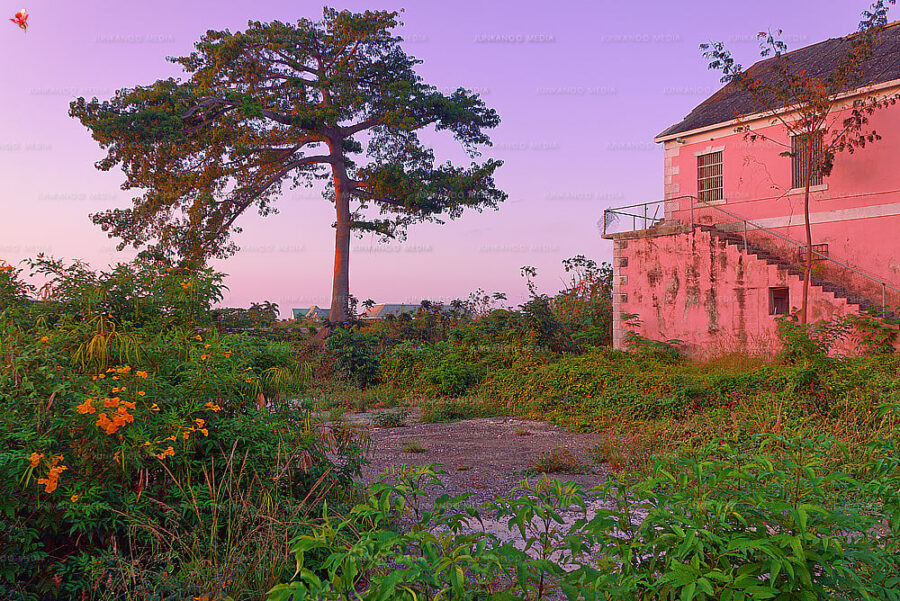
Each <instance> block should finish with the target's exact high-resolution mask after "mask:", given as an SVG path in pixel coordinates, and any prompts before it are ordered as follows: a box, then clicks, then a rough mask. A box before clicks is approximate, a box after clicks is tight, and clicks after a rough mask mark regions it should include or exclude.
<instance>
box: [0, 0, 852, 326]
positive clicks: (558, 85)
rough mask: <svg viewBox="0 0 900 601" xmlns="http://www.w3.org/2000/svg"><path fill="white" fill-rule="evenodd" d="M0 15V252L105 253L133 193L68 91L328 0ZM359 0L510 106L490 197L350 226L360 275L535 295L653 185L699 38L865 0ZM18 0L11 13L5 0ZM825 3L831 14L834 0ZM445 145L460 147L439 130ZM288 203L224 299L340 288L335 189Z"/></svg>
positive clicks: (747, 39) (831, 31)
mask: <svg viewBox="0 0 900 601" xmlns="http://www.w3.org/2000/svg"><path fill="white" fill-rule="evenodd" d="M22 1H23V0H16V3H15V4H13V3H11V2H3V3H2V6H3V23H5V26H2V27H0V47H2V52H0V81H3V85H2V88H0V108H2V113H0V114H2V115H3V117H2V126H0V177H2V181H3V188H2V190H3V191H2V196H0V198H2V203H3V205H2V206H3V212H2V217H0V259H5V260H7V261H9V262H15V261H18V260H20V259H22V258H24V257H29V256H34V255H36V254H37V253H39V252H45V253H47V254H51V255H53V256H56V257H64V258H80V259H84V260H86V261H88V262H90V263H91V264H92V265H95V266H104V265H107V264H109V263H113V262H116V261H119V260H127V259H128V258H130V257H131V256H132V254H131V253H128V252H125V253H116V251H115V242H114V241H112V240H109V239H107V238H106V235H105V234H104V233H103V232H102V231H100V229H99V228H97V227H96V226H94V225H93V224H91V223H90V221H89V220H88V217H87V215H88V213H90V212H93V211H98V210H102V209H105V208H109V207H114V206H128V205H129V204H130V203H129V199H130V197H131V196H130V194H128V193H126V192H123V191H121V190H120V189H119V185H120V184H121V183H122V179H123V178H122V175H121V173H118V172H110V173H102V172H99V171H97V170H96V169H95V168H94V166H93V165H94V162H95V161H96V160H98V159H99V158H101V156H102V152H101V151H100V149H99V148H98V147H97V145H96V143H95V142H94V141H93V140H92V139H91V137H90V135H89V133H88V132H87V130H85V129H84V128H83V127H82V126H81V125H80V124H79V123H78V122H77V121H75V120H74V119H71V118H69V117H68V115H67V110H68V103H69V101H70V100H71V99H73V98H74V97H77V96H86V97H91V96H97V97H100V98H107V97H109V96H111V95H112V94H113V93H114V91H115V90H116V89H117V88H121V87H130V86H134V85H138V84H148V83H151V82H153V81H154V80H156V79H159V78H163V77H169V76H173V75H178V73H179V72H178V69H177V68H176V67H175V66H174V65H171V64H169V63H167V62H166V61H165V57H166V56H180V55H183V54H186V53H188V52H189V51H190V50H191V48H192V44H193V42H194V41H195V40H197V39H198V38H199V36H200V35H201V34H202V33H203V32H205V31H206V30H208V29H224V28H228V29H231V30H232V31H236V30H240V29H243V28H244V27H245V25H246V23H247V21H248V20H249V19H253V20H261V21H267V20H274V19H279V20H282V21H292V20H295V19H297V18H299V17H311V18H315V19H317V18H318V17H320V16H321V9H322V5H321V4H320V3H317V2H296V1H294V2H288V1H275V0H258V1H254V2H212V1H208V0H193V1H190V2H180V3H176V2H171V1H169V0H157V1H154V2H140V3H139V2H130V1H129V2H123V1H121V0H120V1H117V2H113V1H109V2H106V1H94V2H61V1H58V0H53V1H49V0H36V1H34V2H30V3H29V4H26V8H27V9H28V11H29V12H30V13H31V18H30V21H29V22H30V24H31V27H30V28H29V30H28V33H27V34H23V33H22V32H21V31H20V30H19V29H17V28H16V27H15V26H14V25H13V24H12V23H9V22H8V21H6V18H8V17H11V16H12V15H13V13H15V12H16V11H17V10H18V9H19V8H21V5H20V4H21V2H22ZM331 5H333V6H335V7H337V8H350V9H354V10H365V9H399V8H404V7H405V9H406V12H405V13H404V14H403V16H402V20H403V21H404V23H405V26H404V28H403V30H402V35H404V37H406V38H407V40H408V41H407V43H406V48H407V50H408V51H409V52H410V53H411V54H413V55H414V56H416V57H418V58H421V59H423V60H424V64H422V65H421V67H420V73H421V74H422V75H423V76H424V77H425V79H426V81H429V82H431V83H433V84H434V85H436V86H438V87H440V88H446V89H448V90H449V89H455V88H456V87H457V86H464V87H467V88H469V89H472V90H476V91H479V92H481V93H482V95H483V97H484V99H485V101H486V102H487V103H488V104H489V105H490V106H492V107H493V108H495V109H496V110H497V111H498V112H499V114H500V116H501V118H502V120H503V123H502V124H501V126H500V127H499V128H497V129H496V130H494V132H493V138H494V142H495V146H494V148H493V149H489V150H488V151H486V152H485V156H493V157H496V158H500V159H503V160H504V161H505V163H506V164H505V165H504V167H503V168H502V169H501V170H500V172H499V174H498V177H497V182H498V185H499V186H500V187H501V188H502V189H504V190H505V191H506V192H508V193H509V200H508V201H507V202H506V203H504V204H503V205H501V207H500V210H499V211H496V212H494V211H491V212H486V213H481V214H479V213H471V214H468V215H466V216H465V217H463V218H461V219H459V220H457V221H452V222H448V223H447V225H444V226H437V225H431V224H426V225H419V226H414V227H413V228H412V229H411V230H410V233H409V239H408V241H407V242H405V243H402V244H401V243H393V244H390V245H383V244H379V243H377V242H375V241H373V240H372V239H371V238H365V239H362V240H359V239H354V241H353V252H352V254H351V275H350V277H351V280H350V286H351V292H352V293H353V294H355V295H356V296H357V297H358V298H360V299H361V300H362V299H366V298H372V299H374V300H376V301H377V302H418V301H419V300H421V299H423V298H428V299H435V300H450V299H452V298H456V297H464V296H467V295H468V293H469V292H471V291H473V290H475V289H477V288H484V289H486V290H487V291H489V292H492V291H495V290H499V291H506V292H508V293H509V295H510V299H511V300H513V301H516V302H518V301H521V300H522V299H523V298H524V293H525V287H524V283H523V282H522V280H521V278H520V277H519V268H520V267H521V266H522V265H534V266H537V267H538V270H539V279H538V283H539V286H540V288H541V289H542V290H544V291H547V292H555V291H556V290H558V289H559V287H560V284H561V278H562V276H563V273H562V269H561V266H560V261H561V260H562V259H564V258H566V257H570V256H572V255H575V254H585V255H587V256H589V257H592V258H594V259H596V260H598V261H600V260H609V257H610V256H611V247H610V243H609V242H607V241H604V240H602V239H601V238H600V236H599V232H598V229H597V226H596V224H597V221H598V220H599V219H600V218H601V216H602V214H603V209H605V208H607V207H610V206H618V205H626V204H632V203H637V202H644V201H650V200H656V199H659V198H661V197H662V150H661V148H659V147H657V146H655V145H654V144H653V143H652V142H651V140H652V138H653V136H654V135H655V134H657V133H659V132H660V131H661V130H662V129H664V128H665V127H667V126H669V125H671V124H672V123H674V122H676V121H678V120H680V119H681V118H682V117H683V116H684V115H685V114H686V113H688V112H689V111H690V110H691V108H693V106H694V105H696V104H698V103H699V102H700V101H702V100H703V99H704V98H706V97H707V96H709V95H710V94H711V93H712V92H713V91H715V89H716V88H717V87H718V76H717V74H716V73H713V72H710V71H707V69H706V65H705V62H704V60H703V59H702V57H701V55H700V52H699V51H698V49H697V46H698V45H699V44H700V43H701V42H705V41H709V40H724V41H726V42H727V43H728V44H729V45H730V47H731V48H732V49H733V50H734V52H735V54H736V55H737V56H738V58H739V59H740V60H741V61H742V62H743V63H744V64H745V65H748V64H750V63H752V62H753V61H754V60H755V58H756V56H757V53H756V40H755V33H756V32H757V31H759V30H764V29H768V28H781V29H783V30H784V32H785V39H786V41H787V42H788V44H789V46H790V47H791V48H799V47H802V46H805V45H808V44H811V43H814V42H817V41H820V40H822V39H826V38H828V37H835V36H838V35H842V34H844V33H847V32H849V31H851V30H853V29H855V27H856V24H857V22H858V21H859V18H858V17H859V13H860V11H861V10H862V9H863V8H865V6H866V2H857V1H850V2H848V1H847V0H841V1H836V0H829V1H823V0H792V1H791V2H784V1H783V0H760V1H754V2H750V1H745V2H721V1H718V2H707V1H699V0H688V1H679V2H672V1H671V0H668V1H661V0H660V1H651V2H646V3H643V4H637V3H627V2H612V1H608V0H582V1H578V2H576V1H572V0H559V1H556V2H536V1H533V0H517V1H515V2H513V1H510V0H493V1H485V0H478V1H470V0H454V1H451V2H436V1H431V0H429V1H426V0H417V1H411V2H394V1H387V0H382V1H381V2H372V1H366V2H363V1H349V2H333V3H332V4H331ZM7 13H8V14H7ZM821 15H825V18H823V17H822V16H821ZM435 140H436V148H437V149H438V151H439V152H438V155H439V157H441V158H450V159H463V158H464V156H463V155H462V153H461V152H459V150H458V149H457V148H456V147H455V146H454V143H453V141H452V140H451V139H449V138H447V137H437V138H435ZM278 206H279V209H280V211H281V212H280V214H278V215H273V216H270V217H268V218H265V219H263V218H260V217H258V216H256V215H255V214H252V215H246V216H245V217H244V218H243V220H242V226H243V228H244V232H243V234H241V235H240V236H239V237H238V238H237V241H238V243H239V244H240V245H241V246H242V248H243V250H242V251H241V252H239V253H238V254H237V255H236V256H234V257H233V258H231V259H229V260H227V261H225V262H218V263H216V264H215V266H216V267H217V268H219V269H221V270H222V271H225V272H227V273H228V274H229V278H228V280H227V283H228V286H229V288H230V292H229V294H228V295H227V297H226V299H225V303H226V304H228V305H231V306H247V305H248V304H249V303H250V302H251V301H261V300H271V301H273V302H276V303H278V304H279V305H280V306H281V310H282V314H287V313H289V310H290V308H291V307H300V306H308V305H311V304H318V305H325V306H327V305H328V304H329V298H330V291H331V273H332V253H333V248H334V239H333V230H332V229H331V227H330V224H331V222H332V220H333V210H332V206H331V205H330V204H329V203H328V202H327V201H326V200H324V199H323V198H322V197H321V191H320V189H301V190H296V191H293V192H287V193H286V194H285V195H284V197H283V198H282V199H281V200H280V202H279V203H278Z"/></svg>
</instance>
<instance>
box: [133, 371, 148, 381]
mask: <svg viewBox="0 0 900 601" xmlns="http://www.w3.org/2000/svg"><path fill="white" fill-rule="evenodd" d="M135 375H136V376H137V377H139V378H144V379H145V380H146V379H147V372H145V371H139V372H135Z"/></svg>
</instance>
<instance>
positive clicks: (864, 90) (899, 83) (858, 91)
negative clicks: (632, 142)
mask: <svg viewBox="0 0 900 601" xmlns="http://www.w3.org/2000/svg"><path fill="white" fill-rule="evenodd" d="M896 87H900V79H892V80H890V81H885V82H882V83H879V84H875V85H868V86H860V87H858V88H854V89H852V90H848V91H847V92H842V93H841V94H838V95H837V96H836V97H835V100H836V101H837V100H844V99H846V98H852V97H853V96H861V95H863V94H868V93H871V92H877V91H880V90H886V89H888V88H896ZM698 106H699V105H698ZM794 110H796V109H795V108H794V107H793V106H786V107H782V108H781V109H778V110H777V111H776V114H782V113H790V112H792V111H794ZM770 115H771V113H769V112H767V111H766V112H759V113H750V114H747V115H741V116H739V117H734V118H732V119H729V120H728V121H719V122H718V123H712V124H710V125H704V126H703V127H696V128H694V129H689V130H685V131H680V132H673V133H671V134H670V133H666V132H669V131H671V130H673V129H675V128H676V127H678V125H679V124H680V123H681V122H679V123H676V124H675V125H672V126H671V127H667V128H666V129H664V130H663V131H662V132H660V133H659V134H657V135H656V137H654V138H653V142H654V143H656V144H661V143H663V142H669V141H671V140H675V139H677V138H683V137H686V136H693V135H696V134H701V133H704V132H707V131H713V130H716V129H721V128H723V127H728V126H731V125H736V124H738V123H741V122H746V121H758V120H760V119H764V118H766V117H767V116H770ZM682 121H684V119H682Z"/></svg>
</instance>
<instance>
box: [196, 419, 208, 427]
mask: <svg viewBox="0 0 900 601" xmlns="http://www.w3.org/2000/svg"><path fill="white" fill-rule="evenodd" d="M194 423H195V424H197V427H198V428H202V427H203V426H205V425H206V420H204V419H200V418H199V417H198V418H197V419H195V420H194Z"/></svg>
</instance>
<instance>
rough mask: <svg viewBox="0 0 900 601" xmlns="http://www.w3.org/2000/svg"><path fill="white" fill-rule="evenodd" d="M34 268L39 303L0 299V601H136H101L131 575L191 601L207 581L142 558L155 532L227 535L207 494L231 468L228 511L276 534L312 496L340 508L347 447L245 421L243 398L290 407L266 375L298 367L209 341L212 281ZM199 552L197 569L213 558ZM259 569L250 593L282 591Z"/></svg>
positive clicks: (348, 476)
mask: <svg viewBox="0 0 900 601" xmlns="http://www.w3.org/2000/svg"><path fill="white" fill-rule="evenodd" d="M38 267H39V268H40V269H41V270H43V271H42V272H43V273H44V274H45V275H47V276H48V277H49V281H48V287H47V289H48V290H49V291H50V292H49V298H48V300H42V301H27V302H25V303H21V304H17V303H15V302H13V300H12V299H11V298H10V297H9V296H7V297H5V298H4V299H0V300H3V302H2V303H0V305H2V306H4V307H6V308H5V309H3V310H2V312H0V549H2V555H3V556H4V558H5V560H4V561H0V598H3V599H10V600H16V601H18V600H19V599H23V600H25V599H28V600H32V599H40V600H45V599H46V600H52V599H95V598H101V597H104V596H106V597H109V598H117V597H118V598H127V597H128V596H129V595H132V594H134V595H135V596H134V597H132V598H137V592H136V591H134V590H130V591H128V592H127V594H125V593H124V592H122V591H121V590H119V589H115V588H114V586H113V583H114V582H118V581H117V576H116V574H118V573H119V572H116V571H115V570H116V569H117V568H116V567H115V566H119V567H121V566H122V565H123V563H122V562H125V561H130V560H132V559H134V560H135V561H138V562H143V563H142V564H140V565H138V564H135V565H134V566H133V568H134V569H135V570H136V571H139V572H140V571H141V570H142V566H143V567H144V568H146V571H144V572H143V574H144V575H147V574H149V573H151V572H153V571H154V570H157V571H160V572H166V573H167V574H168V575H169V576H170V578H169V580H167V581H166V582H165V583H163V582H162V581H159V582H157V583H156V584H154V586H156V585H158V587H157V588H156V589H154V591H155V592H153V591H149V589H148V590H147V591H145V592H146V594H147V595H148V598H154V596H155V595H157V593H159V594H160V595H162V594H163V592H164V591H165V590H169V592H168V593H166V594H168V595H170V598H178V599H182V598H189V597H191V596H196V595H198V594H201V593H204V592H207V591H202V590H198V589H197V587H198V586H200V584H203V582H204V579H205V578H213V575H212V574H211V572H209V571H203V570H198V566H197V565H196V564H193V563H191V561H192V560H189V558H187V557H186V556H185V555H184V553H183V552H181V551H179V552H178V553H175V552H174V551H173V553H172V554H169V555H168V557H169V560H167V561H170V563H163V564H160V563H158V562H157V560H158V559H159V557H158V556H156V555H155V551H156V550H158V544H159V543H160V540H161V533H165V532H173V531H176V530H177V531H179V532H184V531H190V530H191V529H194V528H195V529H198V530H199V531H205V532H207V533H212V534H214V535H215V536H222V537H224V536H227V535H228V534H229V532H228V530H227V527H228V523H227V522H226V521H217V520H219V518H220V517H222V516H224V515H227V514H229V513H230V512H232V511H238V508H236V507H233V506H232V504H231V501H226V500H224V499H222V500H221V502H219V501H217V500H216V496H215V494H214V493H215V491H217V490H218V489H217V487H218V486H219V483H220V482H219V480H218V478H220V477H222V476H223V475H225V473H226V472H227V471H228V469H230V466H234V465H235V464H237V465H239V466H240V477H236V478H234V479H233V480H232V481H231V482H232V484H233V485H234V486H235V487H237V488H236V489H232V490H230V491H228V492H229V495H230V496H229V499H237V498H239V497H241V496H242V495H246V497H247V498H255V499H262V502H265V503H270V504H272V505H276V506H278V507H279V509H278V511H274V512H273V514H272V515H273V516H274V515H278V516H281V517H283V516H285V515H291V514H293V512H294V511H295V510H296V509H297V508H299V507H300V506H302V505H303V504H304V502H305V501H309V502H313V501H315V500H316V499H317V498H319V494H318V493H316V494H312V495H311V494H310V493H311V491H314V490H316V491H328V494H329V495H330V496H331V497H332V499H333V500H337V499H339V498H340V494H339V491H342V490H346V485H348V484H349V483H350V482H351V480H352V478H353V476H354V475H356V474H358V473H359V469H360V464H361V461H362V459H363V457H362V453H361V449H360V444H358V443H359V442H360V441H358V440H354V439H352V438H347V437H343V438H335V437H334V436H331V434H329V437H323V435H322V432H321V431H320V429H319V428H318V427H317V426H316V424H315V423H314V422H313V421H312V415H311V407H308V406H307V407H303V408H301V409H300V410H299V411H298V409H297V407H295V406H287V405H285V404H281V403H274V404H269V405H268V406H261V405H260V403H259V397H258V393H259V392H260V390H263V391H264V392H265V393H266V394H271V395H273V397H274V396H277V395H280V396H281V397H282V398H284V397H287V396H288V395H293V394H296V393H297V392H299V390H300V388H299V387H298V386H299V384H298V382H296V381H292V380H290V379H287V380H285V379H279V378H273V377H272V374H274V373H275V371H278V370H286V371H287V372H291V373H293V372H298V371H302V369H301V366H300V365H299V364H298V363H297V361H296V359H295V357H293V355H292V354H291V353H290V352H289V350H288V349H287V347H284V346H283V345H280V344H270V343H266V342H259V341H256V340H253V339H252V338H250V337H248V336H246V335H239V336H234V335H226V336H219V335H218V334H217V333H216V332H215V331H214V330H211V329H209V327H208V325H209V321H210V320H209V316H208V307H209V306H210V305H211V303H212V302H213V301H214V300H215V299H216V298H218V294H219V288H218V286H217V284H216V282H218V276H216V275H215V274H213V273H211V272H189V271H186V270H172V269H170V268H165V267H157V266H154V265H149V264H144V263H136V264H133V265H128V266H123V265H120V266H118V267H117V268H115V269H114V270H112V271H111V272H101V273H94V272H91V271H89V270H88V269H87V268H86V267H84V266H80V265H79V266H75V267H65V266H63V265H62V264H61V263H54V262H42V263H39V264H38ZM0 277H7V278H9V277H17V274H15V273H13V272H12V271H10V270H5V271H4V273H3V274H0ZM10 289H12V290H16V289H19V290H21V289H22V288H21V287H14V286H10V287H7V288H4V290H10ZM273 370H275V371H273ZM260 382H262V384H261V383H260ZM333 458H336V459H333ZM251 483H252V485H251ZM336 485H340V486H336ZM245 486H246V487H245ZM272 505H270V506H272ZM247 507H249V505H247ZM250 521H252V520H250ZM138 523H140V524H142V525H143V526H144V527H142V528H138V529H135V526H136V524H138ZM235 532H236V531H235ZM232 533H234V532H232ZM203 540H206V542H205V543H203V544H206V545H207V548H206V550H207V551H209V553H210V557H212V555H213V554H218V553H219V552H220V551H221V549H222V546H221V545H220V541H219V540H217V539H215V537H212V538H209V537H208V538H206V539H203V538H196V540H195V542H196V544H197V545H200V544H201V543H202V542H203ZM260 544H262V543H260ZM192 549H193V551H192V552H194V553H197V554H199V553H201V552H202V551H203V549H201V548H200V547H192ZM182 551H183V550H182ZM284 551H285V550H284V548H282V553H284ZM211 561H212V560H211ZM147 562H149V563H147ZM282 565H286V564H282ZM207 567H208V566H207ZM273 569H275V572H268V578H269V579H270V580H269V581H268V582H267V583H261V581H257V584H256V585H254V586H256V587H257V592H260V590H262V591H264V590H265V588H267V587H268V586H271V584H272V581H271V579H274V580H278V579H281V578H282V575H281V569H282V568H277V567H275V566H273ZM204 574H205V575H204ZM218 578H219V577H218V576H215V579H218ZM239 580H240V579H233V582H232V584H231V585H229V586H228V589H227V591H226V592H227V594H230V595H236V592H237V590H238V588H236V587H239V586H241V582H239ZM216 581H218V580H216ZM205 584H207V585H209V587H212V586H213V585H214V584H215V583H214V582H213V581H212V580H206V581H205ZM116 586H117V585H116ZM167 587H168V588H167ZM192 587H193V588H192ZM192 591H195V592H192ZM151 592H152V594H151ZM163 598H164V597H163Z"/></svg>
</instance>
